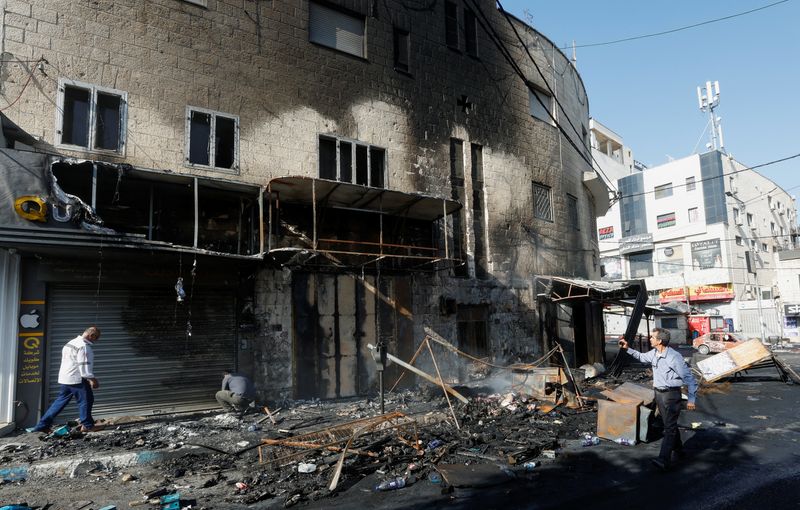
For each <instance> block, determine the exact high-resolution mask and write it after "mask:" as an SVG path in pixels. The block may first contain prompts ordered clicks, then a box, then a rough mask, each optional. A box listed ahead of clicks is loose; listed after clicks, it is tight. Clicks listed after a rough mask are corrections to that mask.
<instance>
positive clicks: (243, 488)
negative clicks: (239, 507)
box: [236, 482, 250, 491]
mask: <svg viewBox="0 0 800 510" xmlns="http://www.w3.org/2000/svg"><path fill="white" fill-rule="evenodd" d="M249 487H250V486H249V485H247V484H246V483H244V482H236V488H237V489H239V490H240V491H246V490H247V489H248V488H249Z"/></svg>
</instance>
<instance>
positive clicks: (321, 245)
mask: <svg viewBox="0 0 800 510" xmlns="http://www.w3.org/2000/svg"><path fill="white" fill-rule="evenodd" d="M267 196H268V201H269V204H268V226H269V235H268V236H267V251H268V253H269V254H270V256H271V257H272V258H273V259H274V260H275V261H276V262H278V263H280V264H281V265H284V266H287V267H290V268H299V267H315V268H317V269H324V268H326V267H328V268H337V267H338V268H351V269H353V268H357V269H360V270H364V269H366V270H372V269H380V270H399V271H409V270H420V271H423V270H432V269H434V268H436V267H441V266H442V265H453V264H458V263H459V262H460V261H459V260H457V259H456V258H455V257H454V254H453V241H452V232H450V231H451V230H452V220H448V216H450V215H451V214H453V213H454V212H456V211H458V210H459V209H460V208H461V205H460V204H459V203H458V202H455V201H452V200H447V199H443V198H434V197H430V196H425V195H419V194H413V193H403V192H399V191H392V190H387V189H383V188H373V187H368V186H361V185H356V184H350V183H342V182H336V181H329V180H325V179H315V178H310V177H283V178H276V179H273V180H271V181H270V182H269V184H268V185H267ZM437 264H438V265H439V266H437Z"/></svg>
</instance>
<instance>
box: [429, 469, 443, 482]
mask: <svg viewBox="0 0 800 510" xmlns="http://www.w3.org/2000/svg"><path fill="white" fill-rule="evenodd" d="M428 481H429V482H431V483H432V484H435V485H438V484H440V483H442V475H440V474H439V473H437V472H436V471H432V472H431V474H429V475H428Z"/></svg>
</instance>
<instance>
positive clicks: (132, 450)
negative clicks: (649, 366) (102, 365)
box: [0, 337, 647, 508]
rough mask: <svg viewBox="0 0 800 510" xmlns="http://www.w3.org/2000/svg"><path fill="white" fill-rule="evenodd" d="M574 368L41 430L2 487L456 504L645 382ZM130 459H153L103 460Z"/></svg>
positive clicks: (532, 463) (14, 460) (189, 497)
mask: <svg viewBox="0 0 800 510" xmlns="http://www.w3.org/2000/svg"><path fill="white" fill-rule="evenodd" d="M438 340H440V339H431V338H429V337H428V338H426V339H425V341H424V342H423V344H425V343H427V342H431V341H432V342H437V341H438ZM453 350H454V351H453V354H455V355H462V354H463V353H460V351H458V350H457V349H455V348H454V347H453ZM431 355H432V351H431ZM563 359H564V358H563V353H562V352H560V350H559V349H557V348H556V349H553V351H551V352H549V353H547V354H546V355H545V356H544V357H542V358H540V359H537V360H530V362H527V363H526V362H520V363H516V364H513V365H508V366H498V365H493V364H491V363H489V362H488V361H487V360H485V359H477V358H476V359H468V360H467V364H468V365H469V369H468V373H469V374H470V376H469V378H470V382H469V383H466V384H463V385H460V386H455V387H451V386H449V385H447V384H446V383H445V382H444V381H442V380H441V378H438V377H437V376H435V375H432V374H431V375H430V377H431V378H432V379H434V380H435V384H434V383H432V384H428V383H426V382H421V386H420V387H419V389H418V390H415V391H412V390H402V391H391V392H387V394H386V396H385V399H384V401H383V402H382V403H381V402H380V401H379V400H378V399H362V400H348V401H321V400H311V401H284V402H280V403H275V404H273V405H272V407H267V406H265V405H264V404H261V405H259V406H252V407H251V408H250V409H249V411H248V413H246V414H245V415H244V416H243V417H238V416H232V415H228V414H216V413H213V414H209V413H201V414H195V415H191V416H166V417H162V418H160V419H143V418H133V417H128V418H117V419H111V420H108V421H105V422H104V423H103V425H104V427H105V430H102V431H100V432H96V433H90V434H80V433H76V432H71V431H69V429H68V428H67V429H62V430H61V432H59V431H58V429H56V431H54V432H53V433H50V434H48V435H42V436H39V437H35V436H33V435H31V434H29V435H26V436H21V437H18V438H17V441H19V440H23V442H14V443H9V444H6V445H4V446H3V447H2V451H0V464H2V465H9V466H15V465H18V466H22V465H28V466H31V468H30V470H31V473H30V475H29V476H26V475H25V474H23V475H22V476H18V477H16V478H15V479H9V480H7V481H6V482H4V483H14V484H26V483H27V484H35V483H42V482H39V481H37V480H36V479H35V478H36V474H35V472H34V470H33V466H36V465H37V464H47V463H48V462H50V463H52V462H54V461H57V460H59V459H61V460H63V459H70V458H72V459H75V458H78V459H82V461H81V462H79V463H77V464H75V463H73V464H70V466H71V467H70V468H69V469H68V470H69V471H70V472H69V473H67V472H64V473H62V474H63V475H68V476H69V477H70V479H71V480H70V482H73V483H79V482H80V480H81V479H83V480H86V481H88V480H92V481H93V483H105V484H108V485H109V489H108V490H109V494H111V493H113V491H114V490H115V488H114V487H113V486H114V485H117V486H119V487H117V488H116V489H119V488H120V487H122V486H124V487H126V490H128V492H129V493H130V492H131V491H133V492H135V493H136V494H137V496H136V497H135V498H134V499H133V500H132V501H131V502H130V505H131V506H137V505H142V507H143V508H148V507H153V508H155V507H159V508H165V505H167V504H169V502H166V503H164V501H165V500H164V499H163V498H165V497H166V498H169V497H172V498H173V500H175V501H179V506H175V508H214V507H215V504H220V503H223V502H225V503H227V504H231V505H235V504H241V505H249V504H254V503H258V502H262V501H263V502H267V501H269V502H270V506H271V505H276V506H279V507H280V506H283V507H290V506H293V505H295V504H298V503H302V502H308V501H316V500H321V499H324V498H327V497H331V496H333V495H335V494H337V493H339V492H341V491H346V490H348V489H349V488H351V487H353V486H354V485H356V484H360V485H359V486H360V487H361V486H363V485H364V484H366V485H367V486H368V487H369V488H370V489H371V490H392V489H398V490H399V489H402V488H403V487H405V486H409V485H413V484H415V483H425V484H436V485H437V486H439V487H440V489H441V491H442V493H443V494H446V493H448V492H450V491H453V490H454V488H457V487H464V486H467V487H468V486H474V484H479V485H480V484H488V485H491V484H500V483H506V482H511V481H513V480H514V479H525V478H530V477H535V476H536V473H535V472H536V470H537V467H538V466H539V465H540V464H541V463H550V462H555V460H554V459H556V457H557V456H558V455H559V450H560V449H561V448H562V447H564V446H566V445H568V444H570V443H572V444H575V443H580V441H581V440H583V438H584V437H585V436H586V435H587V434H592V433H593V431H594V429H595V427H596V422H597V413H596V406H597V404H596V400H597V397H596V396H597V395H599V394H600V392H601V391H603V390H605V389H607V388H613V387H615V386H617V385H618V383H620V382H621V381H622V380H623V379H627V380H640V379H645V378H647V374H646V373H643V372H641V371H639V370H626V371H624V372H623V375H622V379H605V378H604V377H603V375H602V372H603V370H602V367H600V366H594V367H592V366H586V367H584V368H583V369H571V370H569V369H566V365H565V364H563V363H562V362H560V361H563ZM410 361H411V363H412V364H413V360H410ZM407 375H411V374H407ZM587 376H592V377H587ZM448 389H449V390H452V393H450V392H448V391H447V390H448ZM454 394H455V395H459V396H461V397H462V398H463V400H462V398H458V397H455V396H454ZM446 395H447V396H446ZM381 404H383V405H384V406H385V409H384V412H383V413H382V412H381ZM125 454H136V455H137V458H149V459H153V462H150V463H147V464H146V465H125V464H120V463H119V462H118V461H114V460H103V459H115V458H120V456H124V455H125ZM95 458H97V459H98V460H96V461H95V460H91V459H95ZM27 478H30V479H27ZM75 479H78V480H75Z"/></svg>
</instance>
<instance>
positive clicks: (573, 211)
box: [567, 193, 581, 231]
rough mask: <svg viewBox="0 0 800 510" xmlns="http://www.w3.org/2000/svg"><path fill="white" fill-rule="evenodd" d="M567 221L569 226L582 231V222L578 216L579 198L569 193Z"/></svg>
mask: <svg viewBox="0 0 800 510" xmlns="http://www.w3.org/2000/svg"><path fill="white" fill-rule="evenodd" d="M567 221H568V222H569V226H570V227H571V228H572V229H573V230H576V231H580V229H581V222H580V216H579V215H578V197H576V196H575V195H570V194H569V193H567Z"/></svg>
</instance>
